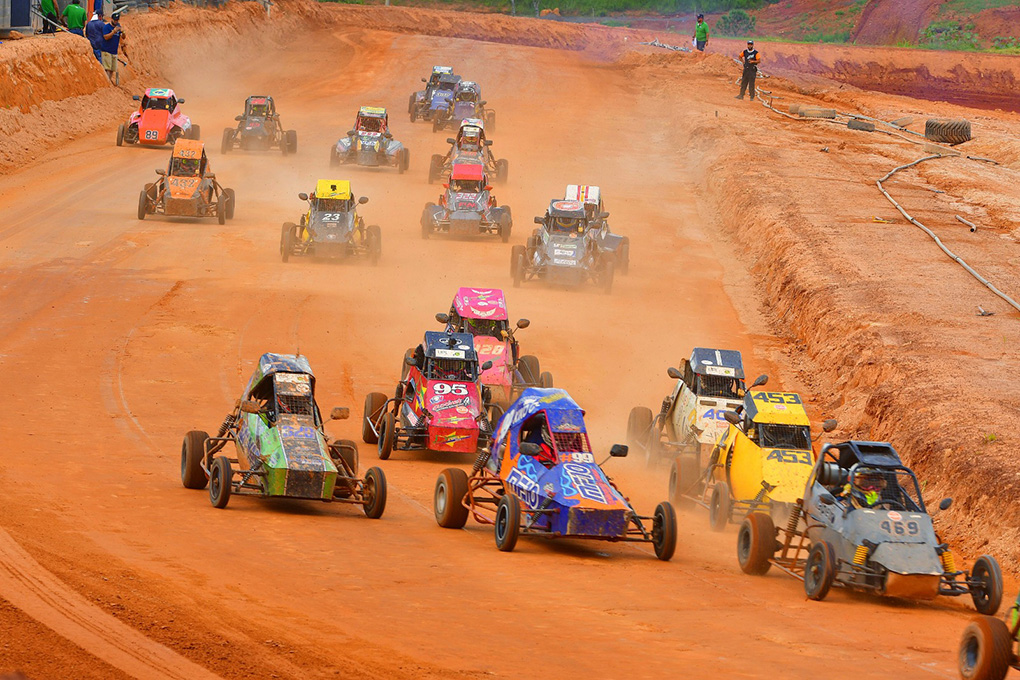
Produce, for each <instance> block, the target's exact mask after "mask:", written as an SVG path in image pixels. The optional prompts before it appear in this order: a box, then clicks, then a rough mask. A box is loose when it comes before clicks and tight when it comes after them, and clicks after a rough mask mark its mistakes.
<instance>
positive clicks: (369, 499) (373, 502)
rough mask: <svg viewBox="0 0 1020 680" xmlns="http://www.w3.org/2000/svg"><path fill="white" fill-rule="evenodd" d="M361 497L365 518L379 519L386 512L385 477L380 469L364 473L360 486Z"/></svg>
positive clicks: (375, 468) (374, 468)
mask: <svg viewBox="0 0 1020 680" xmlns="http://www.w3.org/2000/svg"><path fill="white" fill-rule="evenodd" d="M361 496H362V499H363V500H364V502H365V503H364V505H362V507H363V508H364V510H365V517H368V518H369V519H379V518H380V517H382V515H383V511H384V510H386V475H384V474H383V471H382V468H378V467H371V468H369V469H368V471H367V472H366V473H365V481H364V483H363V484H362V488H361Z"/></svg>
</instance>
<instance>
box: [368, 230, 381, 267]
mask: <svg viewBox="0 0 1020 680" xmlns="http://www.w3.org/2000/svg"><path fill="white" fill-rule="evenodd" d="M365 239H366V240H367V242H368V259H369V261H370V262H371V263H372V264H373V265H376V264H379V258H380V257H382V230H381V229H379V227H378V226H376V225H374V224H372V225H369V227H368V229H367V230H366V235H365Z"/></svg>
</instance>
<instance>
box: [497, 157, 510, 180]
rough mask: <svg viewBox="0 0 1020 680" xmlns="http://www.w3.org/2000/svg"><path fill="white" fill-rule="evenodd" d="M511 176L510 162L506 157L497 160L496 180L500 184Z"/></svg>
mask: <svg viewBox="0 0 1020 680" xmlns="http://www.w3.org/2000/svg"><path fill="white" fill-rule="evenodd" d="M509 176H510V162H509V161H508V160H507V159H505V158H500V159H499V160H498V161H496V181H497V182H499V183H500V184H504V183H506V180H507V178H508V177H509Z"/></svg>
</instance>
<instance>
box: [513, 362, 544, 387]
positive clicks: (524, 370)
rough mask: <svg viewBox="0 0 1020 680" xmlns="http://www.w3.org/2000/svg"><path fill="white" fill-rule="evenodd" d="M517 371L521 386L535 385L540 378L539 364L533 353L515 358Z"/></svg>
mask: <svg viewBox="0 0 1020 680" xmlns="http://www.w3.org/2000/svg"><path fill="white" fill-rule="evenodd" d="M517 372H518V373H520V374H521V380H522V381H523V385H522V387H537V386H538V385H539V381H540V380H541V379H542V372H541V364H539V362H538V357H536V356H535V355H533V354H525V355H524V356H522V357H521V358H520V359H518V360H517Z"/></svg>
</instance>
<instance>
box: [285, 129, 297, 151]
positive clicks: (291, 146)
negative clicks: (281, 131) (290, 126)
mask: <svg viewBox="0 0 1020 680" xmlns="http://www.w3.org/2000/svg"><path fill="white" fill-rule="evenodd" d="M286 142H287V150H288V151H290V152H291V153H297V130H287V134H286Z"/></svg>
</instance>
